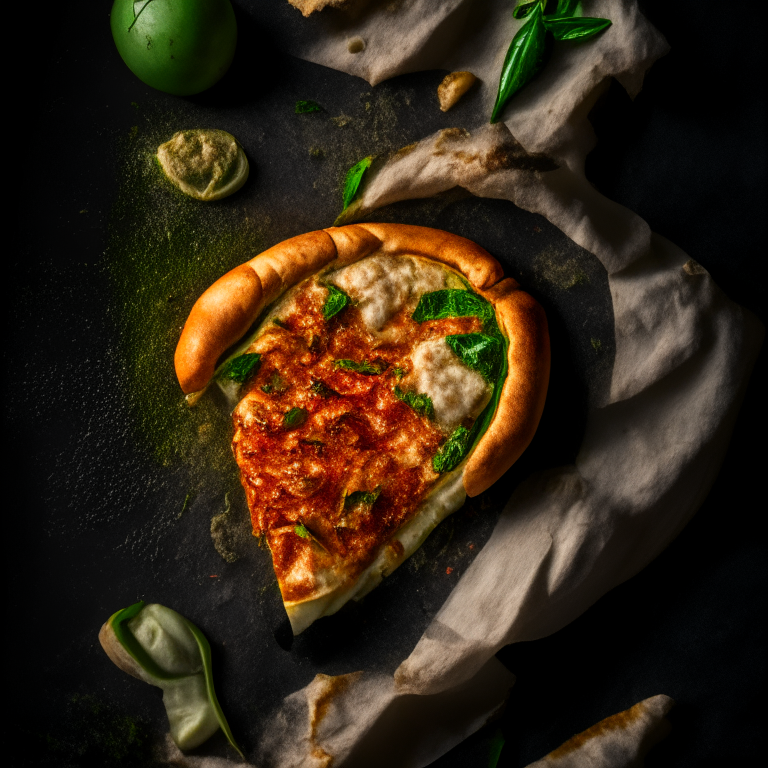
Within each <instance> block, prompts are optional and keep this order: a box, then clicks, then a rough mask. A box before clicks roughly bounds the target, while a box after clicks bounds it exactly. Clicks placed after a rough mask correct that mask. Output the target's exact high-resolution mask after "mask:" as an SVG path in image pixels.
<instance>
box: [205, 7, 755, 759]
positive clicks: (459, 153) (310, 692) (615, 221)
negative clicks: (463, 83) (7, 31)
mask: <svg viewBox="0 0 768 768" xmlns="http://www.w3.org/2000/svg"><path fill="white" fill-rule="evenodd" d="M582 5H583V12H584V15H588V16H602V17H608V18H611V19H612V21H613V26H612V27H611V28H610V29H609V30H608V31H607V32H606V33H605V34H603V35H602V36H600V37H599V38H597V39H595V40H592V41H588V42H585V43H577V44H567V43H563V44H557V45H555V48H554V51H553V54H552V57H551V59H550V61H549V63H548V64H547V65H546V69H545V70H544V72H543V73H542V75H540V76H539V77H538V78H537V79H536V80H535V81H534V82H533V83H531V84H530V86H528V87H527V88H526V89H525V91H523V92H522V93H521V94H520V95H519V96H516V97H515V99H514V100H513V102H512V103H511V104H510V105H509V106H508V107H507V109H506V110H505V113H504V123H502V124H498V125H495V126H489V125H488V124H487V116H488V115H489V114H490V110H491V106H492V103H493V99H494V96H495V90H496V83H497V81H498V74H499V71H500V68H501V62H502V61H503V58H504V54H505V52H506V49H507V46H508V44H509V41H510V40H511V38H512V36H513V35H514V33H515V31H516V29H517V28H518V27H519V25H520V23H521V22H517V21H515V20H513V19H512V16H511V4H510V3H509V2H487V3H476V2H470V0H447V1H445V2H440V3H436V2H433V1H430V0H421V1H420V0H411V1H410V2H409V1H408V0H403V2H391V3H380V4H376V5H374V6H371V7H370V8H369V9H368V10H365V11H363V12H361V13H358V14H357V15H355V14H352V15H344V14H343V13H342V12H338V11H334V10H327V11H324V12H323V13H321V14H316V15H314V16H313V17H312V18H310V19H308V20H304V19H302V18H301V17H300V16H299V14H298V13H297V14H296V17H297V18H296V24H297V30H296V34H295V38H294V42H293V44H292V45H293V48H292V52H293V53H295V54H297V55H299V56H301V57H302V58H305V59H307V60H309V61H313V62H316V63H319V64H324V65H326V66H330V67H334V68H336V69H340V70H343V71H345V72H348V73H350V74H353V75H357V76H360V77H363V78H365V79H366V80H368V82H370V83H371V84H376V83H378V82H381V81H382V80H384V79H387V78H390V77H393V76H395V75H398V74H401V73H405V72H412V71H416V70H420V69H427V68H440V69H448V70H457V69H468V70H470V71H472V72H473V73H474V74H476V75H477V76H478V78H479V79H480V85H479V86H476V91H475V92H474V93H473V92H472V91H470V93H468V94H467V96H465V98H466V99H473V105H474V106H473V108H472V110H471V114H470V117H469V118H466V115H465V119H464V122H463V124H460V125H457V127H456V129H451V130H448V131H441V132H439V133H438V134H435V135H432V136H428V137H426V138H425V139H423V140H422V141H421V142H419V143H418V144H417V145H415V146H411V147H408V148H405V149H404V150H402V151H401V152H400V153H397V154H396V155H394V156H393V157H391V158H389V159H386V160H385V159H380V161H379V164H378V167H376V166H374V168H373V169H372V171H371V172H370V174H369V177H368V178H367V180H366V182H365V185H364V188H363V189H362V192H361V195H360V197H359V200H358V201H357V202H356V203H355V205H354V206H352V207H351V208H350V209H349V210H348V212H347V214H346V220H347V221H351V220H354V219H356V218H361V217H365V216H367V217H368V218H371V215H372V212H373V211H375V210H376V209H377V208H380V207H381V206H384V205H387V204H390V203H392V202H395V201H399V200H405V199H414V198H423V197H429V196H432V195H435V194H437V193H439V192H443V191H446V190H449V189H452V188H454V187H457V186H459V187H463V188H465V189H467V190H468V191H470V192H471V193H473V194H475V195H478V196H481V197H492V198H502V199H506V200H510V201H512V202H514V203H515V204H516V205H518V206H520V207H521V208H524V209H526V210H529V211H533V212H537V213H541V214H543V215H544V216H546V217H547V218H548V219H549V220H550V221H551V222H553V223H554V224H555V225H556V226H557V227H559V228H560V229H561V230H562V231H563V232H565V233H566V234H567V235H568V236H569V237H570V238H571V239H572V240H574V241H575V242H576V243H578V244H579V245H581V246H582V247H584V248H585V249H587V250H589V251H591V252H592V253H593V254H595V255H596V256H597V257H598V258H599V259H600V261H601V262H602V264H603V265H604V267H605V269H606V270H607V273H608V276H609V287H610V291H611V298H612V302H613V311H614V320H615V340H616V356H615V362H614V367H613V371H612V375H611V377H610V384H609V386H607V387H605V388H603V389H600V390H599V391H598V390H597V389H596V390H595V391H592V392H590V402H591V404H592V405H591V407H590V411H589V414H588V419H587V428H586V434H585V436H584V440H583V443H582V446H581V449H580V451H579V453H578V456H577V458H576V461H575V463H574V464H573V465H571V466H565V467H555V468H552V469H551V470H549V471H548V472H545V473H543V474H540V475H537V476H534V477H531V478H530V479H529V480H527V481H526V482H525V483H523V484H522V485H521V486H520V487H519V488H518V489H517V491H516V492H515V493H514V494H513V496H512V498H511V499H510V500H509V503H508V504H507V506H506V508H505V510H504V512H503V514H502V516H501V518H500V519H499V522H498V524H497V526H496V529H495V530H494V532H493V535H492V537H491V539H490V540H489V541H488V543H487V544H486V545H485V547H484V548H483V550H482V552H481V553H480V554H479V555H478V557H477V558H476V559H475V561H474V562H473V564H472V565H471V567H470V568H469V569H468V570H467V572H466V573H465V574H464V575H463V576H462V578H461V579H460V581H459V583H458V585H457V586H456V588H455V589H454V590H453V592H452V593H451V595H450V597H449V598H448V600H447V601H446V603H445V604H444V606H443V607H442V609H441V610H440V611H439V613H438V614H437V616H436V617H435V619H434V620H433V622H432V623H431V625H430V626H429V627H428V629H427V630H426V632H425V633H424V635H423V636H422V638H421V640H420V641H419V642H418V644H417V645H416V647H415V649H414V650H413V652H412V653H411V654H410V656H408V658H406V659H404V660H403V661H402V663H401V664H400V667H399V668H398V670H397V672H396V673H395V675H394V679H392V678H388V677H382V676H380V675H379V676H373V675H366V673H365V670H362V671H361V674H358V675H353V676H350V675H347V676H343V677H342V678H326V677H324V676H321V675H319V676H318V677H317V678H316V679H315V680H314V681H313V682H312V683H311V684H310V685H309V686H307V687H306V688H304V689H302V690H300V691H297V692H296V693H294V694H293V695H291V696H290V697H288V699H286V701H285V702H284V705H283V707H282V709H281V710H280V712H278V714H277V716H276V717H275V719H274V721H273V722H272V723H271V725H270V727H269V728H268V729H267V737H266V738H265V739H264V741H263V743H262V745H261V748H260V749H261V753H260V757H259V760H258V761H257V764H258V765H275V766H281V767H282V766H327V765H330V764H331V763H333V765H334V766H339V765H350V766H355V765H366V766H376V765H382V766H384V765H398V766H424V765H427V764H429V763H430V762H432V761H433V760H435V759H436V758H437V757H439V756H440V755H441V754H443V753H445V752H446V751H447V750H449V749H450V748H451V747H453V746H454V745H455V744H456V743H458V742H459V741H460V740H461V739H463V738H464V737H465V736H467V735H469V734H470V733H472V732H473V731H474V730H476V729H477V728H479V727H481V726H482V725H483V723H484V722H485V721H486V720H487V719H488V717H489V716H491V715H492V714H493V712H495V711H496V710H497V709H498V708H499V707H500V706H501V705H502V703H503V701H504V698H505V696H506V693H507V691H508V689H509V687H510V686H511V684H512V683H513V678H512V676H511V675H510V674H509V673H508V672H507V671H506V669H504V668H503V667H502V665H501V664H500V663H499V662H497V661H496V660H495V658H494V654H495V653H496V651H498V650H499V648H501V647H502V646H504V645H506V644H508V643H513V642H518V641H521V640H533V639H537V638H541V637H544V636H546V635H549V634H551V633H553V632H556V631H557V630H558V629H560V628H561V627H563V626H565V625H566V624H568V623H569V622H570V621H572V620H573V619H575V618H576V617H577V616H579V615H580V614H581V613H582V612H583V611H584V610H586V609H587V608H588V607H589V606H590V605H592V604H593V603H594V602H595V601H596V600H597V599H598V598H599V597H600V596H601V595H603V594H605V592H607V591H608V590H610V589H611V588H613V587H614V586H616V585H618V584H620V583H621V582H623V581H625V580H626V579H628V578H630V577H631V576H633V575H634V574H636V573H637V572H638V571H639V570H640V569H642V568H643V567H644V566H645V565H646V564H647V563H648V562H650V561H651V560H652V559H653V558H654V557H655V556H656V555H658V554H659V552H661V551H662V549H664V547H666V545H667V544H668V543H669V542H670V541H671V540H672V539H673V538H674V537H675V536H676V535H677V534H678V533H679V532H680V531H681V529H682V528H683V527H684V526H685V524H686V523H687V522H688V520H689V519H690V518H691V516H692V515H693V514H694V512H695V511H696V509H697V507H698V506H699V505H700V503H701V502H702V500H703V498H704V496H705V495H706V493H707V491H708V489H709V487H710V485H711V483H712V481H713V479H714V477H715V474H716V473H717V470H718V467H719V465H720V462H721V460H722V458H723V455H724V453H725V450H726V447H727V443H728V438H729V435H730V432H731V429H732V426H733V423H734V420H735V416H736V413H737V410H738V406H739V402H740V398H741V396H742V393H743V390H744V388H745V385H746V381H747V379H748V376H749V371H750V368H751V365H752V363H753V361H754V358H755V356H756V354H757V350H758V348H759V345H760V342H761V339H762V333H763V331H762V327H761V326H760V324H759V323H758V322H757V321H756V320H755V319H754V318H752V317H751V316H750V315H749V314H748V313H747V312H745V311H744V310H743V309H741V308H740V307H739V306H737V305H735V304H734V303H732V302H731V301H729V299H728V298H727V297H726V296H725V295H724V294H723V293H722V292H721V291H720V290H719V289H718V287H717V286H716V285H715V284H714V282H713V281H712V279H711V278H710V276H709V274H708V273H707V272H706V270H704V269H703V268H702V267H701V266H699V265H698V264H697V263H696V262H695V261H694V260H693V259H690V258H689V256H688V255H687V254H685V253H684V252H683V251H681V250H680V249H679V248H677V247H676V246H675V245H673V244H672V243H670V242H668V241H667V240H665V239H664V238H662V237H660V236H658V235H655V234H653V233H652V232H651V231H650V229H649V227H648V225H647V224H646V223H645V222H644V221H643V220H642V219H640V218H639V217H638V216H636V215H634V214H633V213H632V212H631V211H629V210H627V209H625V208H623V207H621V206H619V205H617V204H615V203H612V202H611V201H609V200H607V199H606V198H604V197H602V196H601V195H600V194H599V193H597V192H596V191H595V190H594V189H593V188H592V187H591V185H590V184H589V182H588V181H587V180H586V178H585V177H584V173H583V168H584V158H585V156H586V154H587V153H588V151H589V150H590V149H591V147H592V146H593V144H594V134H593V132H592V129H591V127H590V125H589V122H588V120H587V115H588V113H589V110H590V109H591V107H592V106H593V105H594V103H595V100H596V99H597V97H598V96H599V94H600V93H601V92H602V90H603V89H604V88H605V87H606V86H607V84H608V82H609V79H610V78H611V77H614V78H616V79H617V80H618V81H619V82H620V83H621V84H622V85H623V86H624V87H625V88H626V89H627V90H628V92H629V93H630V95H631V96H634V95H635V94H636V93H637V92H638V91H639V90H640V87H641V85H642V81H643V76H644V74H645V71H646V70H647V68H648V67H649V66H650V65H651V64H652V63H653V61H655V60H656V59H657V58H659V57H660V56H662V55H663V54H664V53H666V51H667V45H666V42H665V40H664V38H663V37H662V36H661V35H660V34H659V32H658V31H656V30H655V29H654V28H653V27H652V26H651V25H650V24H649V23H648V22H647V21H646V20H645V19H644V17H643V16H642V15H641V14H640V13H639V11H638V8H637V4H636V3H635V2H623V3H617V2H607V1H606V0H589V1H587V2H584V3H583V4H582ZM300 25H303V26H300ZM352 37H360V38H362V40H363V41H364V43H365V48H364V50H363V51H362V52H360V53H357V54H351V53H349V51H348V49H347V41H348V40H349V39H350V38H352ZM429 106H430V105H425V109H426V108H428V107H429ZM596 386H597V385H596ZM660 693H663V692H660ZM288 723H290V724H291V733H292V734H296V733H297V729H299V732H301V727H302V726H301V723H304V724H305V727H306V730H305V733H304V736H303V738H300V739H295V738H293V737H292V738H291V739H286V738H285V733H286V727H287V724H288ZM190 764H191V763H190Z"/></svg>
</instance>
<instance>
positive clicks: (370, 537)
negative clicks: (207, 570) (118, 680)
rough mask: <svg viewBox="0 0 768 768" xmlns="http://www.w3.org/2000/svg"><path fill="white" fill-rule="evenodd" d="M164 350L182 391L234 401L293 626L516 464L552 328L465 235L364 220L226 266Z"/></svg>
mask: <svg viewBox="0 0 768 768" xmlns="http://www.w3.org/2000/svg"><path fill="white" fill-rule="evenodd" d="M254 325H255V327H254ZM233 345H237V346H235V347H234V348H233ZM175 362H176V371H177V375H178V378H179V382H180V384H181V387H182V390H183V391H184V392H185V393H187V394H188V399H190V400H194V398H195V397H197V396H199V394H200V392H201V391H202V390H204V388H205V387H207V386H208V385H209V383H211V381H214V380H215V381H216V382H217V383H218V384H219V385H220V386H221V387H222V389H223V390H224V391H225V392H226V393H227V395H228V396H229V397H230V398H231V399H232V402H233V404H236V405H235V407H234V411H233V414H232V418H233V427H234V437H233V442H232V447H233V452H234V455H235V459H236V461H237V463H238V466H239V467H240V472H241V481H242V484H243V488H244V489H245V494H246V497H247V500H248V506H249V509H250V513H251V520H252V524H253V532H254V535H256V536H259V537H261V538H263V540H264V541H266V543H267V544H268V546H269V549H270V551H271V553H272V560H273V564H274V568H275V573H276V576H277V580H278V583H279V585H280V589H281V592H282V596H283V602H284V604H285V607H286V610H287V613H288V616H289V619H290V621H291V625H292V627H293V631H294V633H295V634H298V633H299V632H301V631H303V630H304V629H305V628H306V627H307V626H309V625H310V624H311V623H312V622H313V621H314V620H315V619H317V618H319V617H320V616H323V615H328V614H331V613H334V612H335V611H337V610H338V609H339V608H340V607H341V606H342V605H344V603H346V602H347V601H348V600H350V599H351V598H360V597H362V596H363V595H364V594H366V593H367V592H368V591H370V590H371V589H372V588H373V587H375V586H376V585H377V584H378V583H379V582H380V581H381V579H382V577H383V576H386V575H388V574H389V573H391V572H392V571H393V570H394V569H395V568H396V567H397V566H398V565H400V563H402V562H403V561H404V560H405V559H406V558H407V557H408V556H409V555H411V554H412V553H413V552H414V551H415V550H416V549H417V548H418V547H419V546H420V545H421V543H422V542H423V541H424V539H425V538H426V537H427V535H428V534H429V533H430V531H431V530H432V529H433V528H434V527H435V526H436V525H437V524H438V523H439V522H440V521H441V520H442V519H443V518H445V517H446V516H447V515H448V514H450V513H451V512H454V511H455V510H456V509H458V508H459V507H460V506H461V505H462V504H463V503H464V500H465V498H466V496H467V495H470V496H475V495H477V494H478V493H481V492H482V491H484V490H485V489H487V488H488V487H489V486H490V485H492V484H493V483H494V482H495V481H496V480H497V479H498V478H499V477H501V475H502V474H503V473H504V472H505V471H506V470H507V469H508V468H509V467H510V466H511V465H512V464H513V463H514V462H515V461H516V460H517V458H518V457H519V456H520V454H521V453H522V452H523V450H525V448H526V447H527V445H528V443H529V442H530V440H531V439H532V437H533V434H534V432H535V430H536V426H537V425H538V422H539V418H540V416H541V413H542V410H543V407H544V399H545V396H546V390H547V384H548V379H549V337H548V333H547V324H546V318H545V316H544V313H543V311H542V309H541V307H540V306H539V305H538V304H537V303H536V301H535V300H534V299H533V298H531V297H530V296H529V295H528V294H526V293H525V292H523V291H522V290H520V288H519V286H518V284H517V283H516V282H515V281H514V280H512V279H511V278H506V279H503V274H502V269H501V266H500V265H499V263H498V262H497V261H496V260H495V259H494V258H493V257H491V256H490V255H489V254H488V253H487V252H486V251H484V250H483V249H482V248H480V247H479V246H477V245H476V244H474V243H472V242H471V241H469V240H466V239H464V238H461V237H458V236H456V235H451V234H449V233H447V232H441V231H438V230H433V229H427V228H425V227H412V226H404V225H394V224H361V225H352V226H347V227H338V228H335V227H334V228H330V229H328V230H322V231H318V232H310V233H308V234H306V235H302V236H300V237H296V238H292V239H291V240H287V241H285V242H283V243H280V244H278V245H276V246H275V247H273V248H271V249H269V250H268V251H265V252H264V253H262V254H259V255H258V256H256V257H255V258H254V259H252V260H251V261H250V262H248V263H246V264H243V265H241V266H240V267H237V268H236V269H234V270H232V271H231V272H229V273H228V274H227V275H225V276H224V277H222V278H221V279H220V280H219V281H217V282H216V283H214V285H213V286H211V288H209V289H208V290H207V291H206V292H205V293H204V294H203V296H201V298H200V299H199V300H198V302H197V303H196V304H195V306H194V307H193V309H192V312H191V314H190V317H189V319H188V320H187V323H186V325H185V326H184V330H183V331H182V335H181V339H180V341H179V345H178V347H177V350H176V358H175Z"/></svg>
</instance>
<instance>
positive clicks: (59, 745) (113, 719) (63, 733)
mask: <svg viewBox="0 0 768 768" xmlns="http://www.w3.org/2000/svg"><path fill="white" fill-rule="evenodd" d="M33 728H34V725H32V726H31V728H30V729H29V730H27V731H26V732H25V733H24V736H25V738H28V741H29V747H30V749H31V750H37V754H38V755H39V756H40V757H42V758H43V760H44V762H45V760H46V758H47V759H48V761H49V762H45V764H46V765H48V764H50V765H62V766H64V765H73V766H74V765H83V766H86V765H109V766H110V767H112V766H114V768H121V766H125V767H126V768H128V766H136V765H151V764H152V762H153V760H152V751H153V749H152V747H153V741H154V740H156V739H157V734H155V733H153V732H152V731H151V730H150V726H149V724H148V723H145V722H144V721H142V720H137V719H134V718H132V717H130V716H128V715H126V714H123V712H121V711H120V710H119V709H117V708H116V707H115V706H113V705H112V704H108V703H106V702H104V701H101V700H100V699H98V698H96V697H95V696H93V695H91V694H85V695H80V694H75V695H74V696H72V697H71V698H70V699H69V701H68V702H67V703H66V705H65V706H63V707H61V708H60V710H59V715H58V717H57V718H56V720H55V722H52V723H51V724H49V726H48V730H47V731H46V732H44V733H43V732H35V731H34V730H33Z"/></svg>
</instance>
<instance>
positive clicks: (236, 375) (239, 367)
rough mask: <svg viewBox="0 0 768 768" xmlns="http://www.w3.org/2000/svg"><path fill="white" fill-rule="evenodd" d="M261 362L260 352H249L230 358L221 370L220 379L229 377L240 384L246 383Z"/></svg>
mask: <svg viewBox="0 0 768 768" xmlns="http://www.w3.org/2000/svg"><path fill="white" fill-rule="evenodd" d="M260 364H261V355H260V354H258V352H248V353H247V354H245V355H240V356H239V357H236V358H234V359H233V360H230V361H229V362H228V363H227V364H226V365H225V366H224V367H223V368H222V369H221V371H219V378H220V379H229V380H230V381H236V382H237V383H238V384H244V383H245V382H246V381H247V380H248V379H250V378H251V376H253V375H254V374H255V373H256V372H257V371H258V370H259V366H260Z"/></svg>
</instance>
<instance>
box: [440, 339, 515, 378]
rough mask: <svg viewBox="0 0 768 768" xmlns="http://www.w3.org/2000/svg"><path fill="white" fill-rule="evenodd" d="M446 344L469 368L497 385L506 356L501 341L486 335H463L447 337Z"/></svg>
mask: <svg viewBox="0 0 768 768" xmlns="http://www.w3.org/2000/svg"><path fill="white" fill-rule="evenodd" d="M445 343H446V344H447V345H448V346H449V347H450V348H451V349H452V350H453V352H454V354H455V355H456V357H458V358H459V360H461V362H462V363H464V365H466V366H467V368H471V369H472V370H473V371H477V372H478V373H480V374H481V375H482V377H483V378H484V379H485V380H486V381H488V382H490V383H491V384H495V383H496V378H497V376H498V373H499V370H500V369H501V359H502V355H503V354H504V345H503V344H502V343H501V341H499V339H497V338H494V337H493V336H486V335H485V334H484V333H463V334H455V335H454V336H446V337H445Z"/></svg>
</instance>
